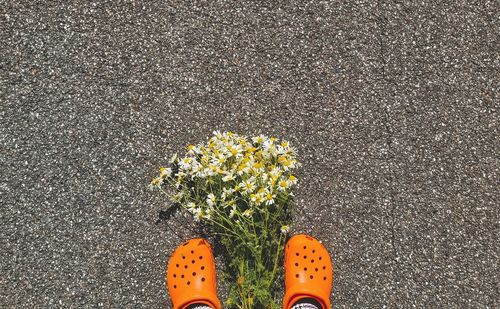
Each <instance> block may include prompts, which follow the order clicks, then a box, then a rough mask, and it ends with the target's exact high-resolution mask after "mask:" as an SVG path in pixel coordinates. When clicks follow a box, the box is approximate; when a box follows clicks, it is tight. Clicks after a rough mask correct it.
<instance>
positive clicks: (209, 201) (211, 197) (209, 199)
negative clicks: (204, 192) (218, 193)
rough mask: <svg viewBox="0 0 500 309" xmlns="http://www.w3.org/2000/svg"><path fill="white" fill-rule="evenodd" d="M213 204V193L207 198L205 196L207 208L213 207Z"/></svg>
mask: <svg viewBox="0 0 500 309" xmlns="http://www.w3.org/2000/svg"><path fill="white" fill-rule="evenodd" d="M214 204H215V195H214V194H213V193H210V194H209V195H208V196H207V205H208V206H209V207H213V206H214Z"/></svg>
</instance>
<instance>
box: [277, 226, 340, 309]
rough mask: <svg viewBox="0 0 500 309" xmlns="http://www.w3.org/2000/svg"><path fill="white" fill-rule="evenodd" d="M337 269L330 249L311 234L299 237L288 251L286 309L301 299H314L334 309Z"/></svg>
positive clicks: (284, 308)
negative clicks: (333, 286) (335, 270)
mask: <svg viewBox="0 0 500 309" xmlns="http://www.w3.org/2000/svg"><path fill="white" fill-rule="evenodd" d="M332 280H333V266H332V261H331V259H330V255H329V254H328V251H327V250H326V248H325V247H324V246H323V245H322V244H321V243H320V242H319V241H318V240H316V239H315V238H313V237H311V236H308V235H295V236H293V237H292V238H290V240H289V241H288V242H287V244H286V249H285V291H286V292H285V297H284V298H283V309H289V308H290V307H291V306H292V305H293V304H295V303H296V302H297V301H298V300H300V299H303V298H313V299H315V300H317V301H318V302H319V303H320V304H321V305H322V306H323V309H329V308H330V291H331V289H332Z"/></svg>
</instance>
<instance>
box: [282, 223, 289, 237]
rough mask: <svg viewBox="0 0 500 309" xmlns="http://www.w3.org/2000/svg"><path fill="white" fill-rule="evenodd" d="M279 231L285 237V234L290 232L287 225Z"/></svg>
mask: <svg viewBox="0 0 500 309" xmlns="http://www.w3.org/2000/svg"><path fill="white" fill-rule="evenodd" d="M280 231H281V233H282V234H284V235H286V234H288V232H290V227H289V226H288V225H283V226H282V227H281V228H280Z"/></svg>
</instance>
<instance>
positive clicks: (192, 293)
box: [165, 238, 221, 309]
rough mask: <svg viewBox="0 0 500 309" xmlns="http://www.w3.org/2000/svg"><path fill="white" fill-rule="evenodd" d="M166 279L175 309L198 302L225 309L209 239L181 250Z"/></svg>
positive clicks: (187, 245)
mask: <svg viewBox="0 0 500 309" xmlns="http://www.w3.org/2000/svg"><path fill="white" fill-rule="evenodd" d="M165 279H166V281H167V288H168V293H169V294H170V298H171V300H172V305H173V308H174V309H184V308H186V307H187V306H189V305H191V304H194V303H200V304H205V305H208V306H210V307H212V308H216V309H220V308H221V303H220V301H219V299H218V298H217V283H216V273H215V260H214V256H213V254H212V248H211V247H210V244H209V243H208V242H207V241H206V240H205V239H202V238H195V239H191V240H189V241H186V242H185V243H183V244H182V245H180V246H179V247H177V249H175V251H174V253H173V254H172V256H171V257H170V260H169V261H168V265H167V274H166V278H165Z"/></svg>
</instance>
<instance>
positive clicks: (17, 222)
mask: <svg viewBox="0 0 500 309" xmlns="http://www.w3.org/2000/svg"><path fill="white" fill-rule="evenodd" d="M0 3H1V4H0V41H1V42H2V43H1V44H0V55H1V56H0V103H1V104H0V105H1V106H0V123H1V124H0V142H1V150H0V154H1V155H0V164H1V165H0V171H1V176H2V177H1V179H0V194H1V199H0V203H1V208H0V209H1V210H0V214H1V217H0V218H1V226H2V228H1V229H0V240H1V246H0V247H1V249H0V252H1V260H0V267H1V276H0V307H2V308H11V307H15V308H96V307H105V308H165V307H167V308H169V307H170V303H169V300H168V296H167V293H166V290H165V284H164V271H165V264H166V261H167V259H168V256H169V254H170V253H171V252H172V250H173V249H174V248H175V247H176V246H177V245H178V244H179V243H180V242H181V241H182V240H184V239H187V238H189V237H193V236H195V235H199V234H200V233H201V232H200V230H199V229H197V228H196V227H194V226H193V225H191V224H188V223H186V220H185V219H183V218H182V215H181V214H177V216H176V217H175V218H173V219H170V220H166V221H165V220H163V221H162V220H159V214H160V211H161V210H164V209H165V207H166V205H167V201H166V200H165V199H164V198H163V197H162V196H160V195H159V194H158V193H154V192H150V191H148V190H147V184H148V183H149V181H150V180H151V178H152V177H154V176H155V175H156V173H157V168H158V167H159V166H161V165H162V164H165V163H166V162H167V160H168V157H169V156H170V155H171V154H172V153H174V152H182V151H183V147H184V146H186V145H187V144H188V143H196V142H202V141H204V140H205V139H206V138H207V137H209V136H210V134H211V132H212V131H213V130H221V131H225V130H231V131H235V132H238V133H240V134H245V135H254V134H260V133H263V134H269V135H275V136H277V137H279V138H284V139H288V140H290V142H291V143H292V145H294V146H295V147H296V148H297V150H298V153H299V158H300V159H301V161H302V162H303V166H302V168H301V170H300V171H299V174H298V177H299V183H300V185H299V187H298V189H297V191H296V197H297V201H296V202H297V210H296V212H297V213H296V216H295V222H294V225H293V229H292V232H293V233H299V232H305V233H309V234H311V235H313V236H315V237H316V238H318V239H321V240H322V241H323V243H324V244H325V246H326V247H327V248H328V249H329V250H330V252H331V254H332V258H333V261H334V268H335V270H334V273H335V275H334V288H333V291H332V295H331V298H332V305H333V306H334V307H335V308H382V307H387V308H411V307H416V308H498V307H500V294H499V285H500V283H499V282H500V280H499V277H500V276H499V274H500V267H499V266H500V265H499V264H500V252H499V251H500V249H499V244H498V239H499V238H500V216H499V206H500V205H499V204H500V191H499V188H500V185H499V184H500V181H499V168H500V158H499V155H498V154H499V153H500V149H499V148H500V147H499V145H500V141H499V136H500V134H499V117H498V107H499V93H500V92H499V91H500V89H499V84H500V81H499V71H500V56H499V50H500V38H499V33H500V26H499V25H500V23H499V22H498V20H499V14H498V12H499V11H500V4H499V2H498V1H488V0H484V1H437V0H434V1H428V0H425V1H419V2H418V3H417V2H414V1H397V2H390V1H384V0H381V1H359V0H352V1H309V2H303V1H290V2H288V1H287V2H281V1H279V2H278V1H249V2H244V1H236V2H233V1H227V2H225V1H133V0H131V1H1V2H0ZM217 259H218V267H222V264H223V263H222V262H221V259H220V256H219V255H218V257H217ZM220 290H221V294H224V291H227V286H225V285H224V284H222V283H221V284H220Z"/></svg>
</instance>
